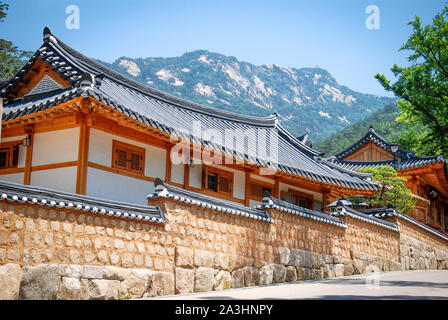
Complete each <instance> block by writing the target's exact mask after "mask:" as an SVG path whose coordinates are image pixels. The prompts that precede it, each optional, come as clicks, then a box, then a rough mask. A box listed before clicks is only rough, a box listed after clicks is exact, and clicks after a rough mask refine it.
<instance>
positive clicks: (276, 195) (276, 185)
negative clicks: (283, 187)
mask: <svg viewBox="0 0 448 320" xmlns="http://www.w3.org/2000/svg"><path fill="white" fill-rule="evenodd" d="M279 193H280V178H279V177H275V178H274V190H273V192H272V196H273V197H274V198H277V199H280V194H279Z"/></svg>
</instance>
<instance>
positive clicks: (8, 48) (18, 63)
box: [0, 1, 32, 81]
mask: <svg viewBox="0 0 448 320" xmlns="http://www.w3.org/2000/svg"><path fill="white" fill-rule="evenodd" d="M8 7H9V5H8V4H7V3H5V2H4V1H0V22H3V19H4V18H5V17H6V15H7V12H6V11H7V10H8ZM31 55H32V52H31V51H23V50H20V49H19V48H18V47H16V46H14V44H13V43H12V42H11V41H8V40H5V39H0V81H4V80H7V79H9V78H10V77H12V76H14V75H15V74H16V72H17V71H18V70H19V69H20V68H21V67H22V66H23V64H24V63H25V61H24V59H25V58H30V57H31Z"/></svg>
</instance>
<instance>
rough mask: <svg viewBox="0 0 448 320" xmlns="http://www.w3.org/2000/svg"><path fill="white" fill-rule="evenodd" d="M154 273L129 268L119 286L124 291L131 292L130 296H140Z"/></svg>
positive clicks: (145, 290)
mask: <svg viewBox="0 0 448 320" xmlns="http://www.w3.org/2000/svg"><path fill="white" fill-rule="evenodd" d="M153 275H154V272H153V271H150V270H144V269H131V270H129V273H128V274H127V276H126V279H125V280H124V281H123V283H122V285H121V288H122V289H124V290H125V292H124V293H126V294H129V293H130V294H131V295H132V298H141V297H143V294H145V293H146V292H147V291H148V285H149V283H150V282H151V280H152V276H153Z"/></svg>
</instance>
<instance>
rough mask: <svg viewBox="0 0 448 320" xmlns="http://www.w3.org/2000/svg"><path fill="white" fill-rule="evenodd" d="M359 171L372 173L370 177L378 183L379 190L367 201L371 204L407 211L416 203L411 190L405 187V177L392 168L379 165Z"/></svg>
mask: <svg viewBox="0 0 448 320" xmlns="http://www.w3.org/2000/svg"><path fill="white" fill-rule="evenodd" d="M359 171H360V172H368V173H372V175H371V179H372V180H373V181H374V182H375V183H377V184H378V186H379V190H378V191H377V192H376V193H375V194H374V195H373V197H371V198H367V199H366V200H367V202H368V203H369V204H370V205H371V206H374V207H375V206H377V207H387V206H389V205H392V206H393V207H394V208H396V209H397V210H398V211H400V212H402V213H407V212H408V211H409V210H411V209H412V208H413V207H414V206H415V203H416V200H415V198H414V196H413V195H412V192H411V190H409V188H407V187H405V185H404V184H405V183H406V181H407V180H406V178H402V177H399V176H398V175H397V171H396V170H395V169H394V168H391V167H388V166H380V167H376V168H365V169H361V170H359Z"/></svg>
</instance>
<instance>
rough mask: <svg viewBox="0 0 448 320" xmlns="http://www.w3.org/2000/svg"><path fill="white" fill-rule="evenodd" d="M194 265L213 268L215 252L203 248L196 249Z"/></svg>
mask: <svg viewBox="0 0 448 320" xmlns="http://www.w3.org/2000/svg"><path fill="white" fill-rule="evenodd" d="M194 265H195V266H196V267H206V268H213V266H214V265H215V253H213V252H209V251H203V250H194Z"/></svg>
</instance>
